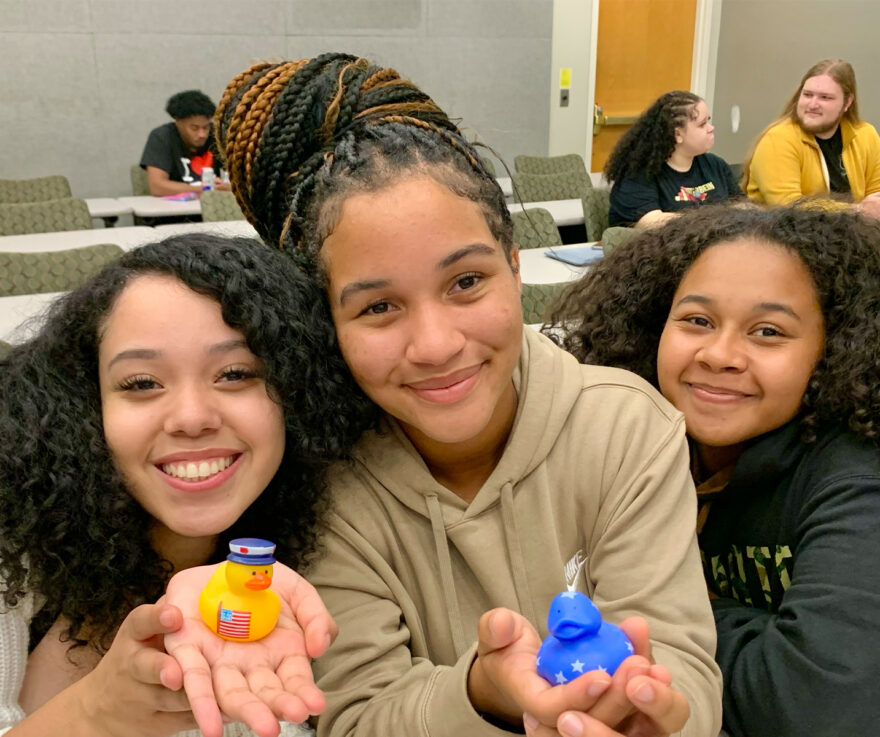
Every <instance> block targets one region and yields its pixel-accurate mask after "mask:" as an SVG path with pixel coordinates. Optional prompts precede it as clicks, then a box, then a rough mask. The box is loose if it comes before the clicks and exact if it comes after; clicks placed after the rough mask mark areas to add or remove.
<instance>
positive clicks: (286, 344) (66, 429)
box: [0, 234, 375, 737]
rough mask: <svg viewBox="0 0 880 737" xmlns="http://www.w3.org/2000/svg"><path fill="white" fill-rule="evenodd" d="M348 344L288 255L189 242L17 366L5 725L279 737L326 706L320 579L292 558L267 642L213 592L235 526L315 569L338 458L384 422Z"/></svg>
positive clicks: (15, 731) (0, 371)
mask: <svg viewBox="0 0 880 737" xmlns="http://www.w3.org/2000/svg"><path fill="white" fill-rule="evenodd" d="M334 343H335V336H334V334H333V330H332V326H330V325H329V324H328V318H327V316H326V315H325V314H324V311H323V304H322V302H321V300H320V290H319V289H318V288H317V287H316V286H315V285H314V283H313V282H311V281H310V280H307V279H305V278H304V277H303V276H302V274H300V273H299V271H298V270H297V269H296V267H295V266H294V265H293V264H292V263H291V262H290V260H289V259H287V258H285V257H284V256H282V255H281V254H279V253H277V252H275V251H273V250H271V249H269V248H267V247H266V246H265V245H264V244H262V243H259V242H257V241H254V240H246V239H226V238H221V237H219V236H214V235H207V234H189V235H186V236H178V237H173V238H169V239H167V240H165V241H162V242H160V243H155V244H150V245H147V246H144V247H142V248H139V249H136V250H133V251H130V252H128V253H126V254H124V255H123V256H122V257H121V258H120V259H119V260H117V261H115V262H114V263H112V264H108V265H107V266H106V267H105V268H104V269H102V270H101V271H100V272H99V273H98V274H97V275H96V276H94V277H93V278H92V279H90V280H89V281H88V282H87V283H86V284H84V285H83V286H82V287H80V288H79V289H76V290H74V291H73V292H71V293H70V294H68V295H65V296H64V297H62V298H61V299H60V300H59V301H58V302H57V303H55V304H54V305H53V307H52V310H51V312H50V314H49V315H48V318H47V319H46V321H45V324H44V325H43V326H42V328H41V329H40V331H39V332H38V334H37V335H36V336H35V337H34V338H33V339H32V340H30V341H28V342H26V343H23V344H21V345H18V346H15V347H13V348H12V349H11V350H10V351H9V353H8V355H6V356H5V357H4V358H3V359H2V360H0V380H2V386H3V401H2V402H0V654H2V657H0V733H5V732H7V731H8V732H9V734H8V737H30V736H36V737H47V736H51V735H69V736H70V737H79V736H80V735H88V736H89V737H96V736H97V737H104V736H107V735H112V736H113V737H162V736H163V735H170V734H174V733H177V732H180V731H182V730H191V729H194V728H195V726H196V724H198V725H199V727H200V731H199V732H198V733H197V734H199V735H204V736H205V737H220V734H221V732H222V733H223V734H224V735H225V736H226V737H245V736H246V735H251V737H252V736H253V732H252V731H251V729H248V727H247V726H245V724H247V725H250V727H251V728H252V729H253V730H254V731H255V732H257V734H259V735H261V737H277V736H278V735H279V729H280V727H279V721H278V720H279V719H283V720H285V721H288V722H300V721H302V720H303V719H305V718H306V717H307V716H308V715H309V714H314V713H317V712H319V711H320V710H321V708H322V707H323V703H324V702H323V697H322V696H321V694H320V692H319V691H318V689H317V688H316V687H315V684H314V682H313V679H312V675H311V670H310V667H309V658H308V656H309V655H311V656H315V655H318V654H320V653H321V652H323V650H324V649H325V648H326V646H327V644H329V638H330V636H331V634H332V632H333V625H332V620H331V619H330V617H329V616H328V615H327V612H326V610H325V609H324V607H323V606H322V605H321V603H320V599H319V598H318V595H317V593H316V592H315V591H314V589H312V588H311V587H309V586H308V584H307V583H306V582H305V581H304V580H303V579H301V578H299V577H298V576H297V575H296V574H295V573H293V572H292V571H290V569H286V568H285V567H284V566H281V565H276V566H275V570H274V575H273V588H274V589H275V591H277V592H278V593H279V595H280V596H281V598H282V601H283V602H284V608H283V613H282V615H281V617H280V619H279V622H278V625H277V626H276V628H275V630H274V631H273V632H271V633H270V634H269V635H268V636H267V637H266V638H264V639H263V640H260V641H259V642H255V643H247V644H242V643H235V642H226V641H224V640H220V639H219V638H217V637H216V636H215V635H214V634H213V633H212V632H211V631H210V630H208V628H207V627H206V626H205V625H204V624H203V623H202V622H201V620H200V618H199V613H198V606H197V599H198V593H199V591H200V590H201V588H202V586H203V585H204V584H205V583H206V581H207V577H208V576H209V575H210V572H209V571H210V568H211V567H210V566H202V565H201V564H203V563H210V562H212V561H219V560H222V559H223V558H224V557H225V556H226V553H227V552H228V543H229V541H230V539H233V538H236V537H242V536H249V535H253V534H254V533H257V534H262V535H265V536H267V537H268V538H270V539H271V540H273V541H274V542H275V543H276V544H277V554H278V555H280V556H281V557H282V558H283V559H284V560H285V561H286V562H287V563H289V564H290V565H294V566H298V565H303V564H305V562H306V558H307V555H308V554H309V553H310V551H311V550H312V547H313V545H314V543H315V525H316V520H317V518H318V517H319V515H320V513H321V511H322V510H323V509H324V508H325V506H326V505H325V484H324V471H325V469H326V468H327V467H328V465H329V464H330V463H331V462H332V461H334V460H335V459H337V458H339V457H340V456H343V455H344V454H345V453H346V451H347V450H348V448H349V447H350V446H351V444H352V443H353V441H354V440H355V439H356V438H357V437H358V436H359V435H360V431H361V430H362V429H363V427H365V426H368V425H369V424H370V423H371V422H372V421H373V418H374V416H375V410H374V408H373V407H372V406H371V405H370V404H369V403H368V402H367V401H366V400H365V398H364V397H363V395H362V394H361V393H360V391H359V390H358V389H357V387H356V386H355V385H354V382H352V381H351V379H350V377H349V376H348V374H347V372H346V370H345V365H344V363H343V362H342V359H341V358H340V357H339V356H338V352H335V351H332V350H330V347H332V346H333V344H334ZM206 571H208V572H207V575H206ZM172 573H174V574H175V575H174V577H173V578H172ZM169 579H171V580H170V582H169ZM166 584H167V588H166ZM160 597H161V599H160ZM157 600H158V601H157ZM218 706H219V709H218ZM220 710H222V712H223V714H224V715H225V716H226V717H227V719H228V721H231V722H233V723H231V724H228V725H227V727H226V728H225V729H224V728H223V725H222V721H221V711H220ZM242 722H244V723H245V724H243V723H242ZM300 731H301V730H300V729H299V728H298V726H297V725H296V724H295V723H289V724H284V725H283V729H282V730H281V733H282V734H283V735H285V737H294V735H298V734H300ZM187 734H188V735H194V734H196V732H189V731H187Z"/></svg>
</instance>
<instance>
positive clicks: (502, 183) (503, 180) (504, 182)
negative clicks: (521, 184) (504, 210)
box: [495, 177, 513, 200]
mask: <svg viewBox="0 0 880 737" xmlns="http://www.w3.org/2000/svg"><path fill="white" fill-rule="evenodd" d="M495 181H496V182H498V186H499V187H501V193H502V194H503V195H504V196H505V198H507V199H508V200H509V199H511V198H512V197H513V181H511V179H510V177H495Z"/></svg>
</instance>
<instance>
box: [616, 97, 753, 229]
mask: <svg viewBox="0 0 880 737" xmlns="http://www.w3.org/2000/svg"><path fill="white" fill-rule="evenodd" d="M709 121H710V117H709V108H708V107H706V103H705V102H704V101H703V100H702V99H701V98H700V97H698V96H697V95H695V94H693V93H692V92H685V91H683V90H675V91H673V92H667V93H666V94H665V95H661V96H660V97H658V98H657V100H655V101H654V103H653V104H652V105H651V106H650V107H649V108H648V109H647V110H645V112H643V113H642V114H641V115H640V116H639V118H638V120H636V122H635V123H633V125H632V126H631V127H630V129H629V130H628V131H627V132H626V133H624V134H623V137H622V138H621V139H620V141H618V143H617V145H616V146H615V147H614V150H613V151H612V152H611V156H610V157H609V159H608V163H607V164H606V165H605V178H606V179H607V180H608V181H609V182H612V183H613V184H612V187H611V211H610V214H609V219H608V222H609V224H610V225H612V226H616V225H635V226H637V227H640V228H648V227H652V226H655V225H662V224H663V223H665V222H667V221H668V220H669V219H670V218H673V217H675V216H676V215H677V214H678V213H680V212H681V211H683V210H687V209H690V208H692V207H694V206H696V205H702V204H705V203H721V202H724V201H725V200H727V199H729V198H731V197H736V196H738V195H741V194H742V192H741V191H740V188H739V185H738V184H737V183H736V179H735V177H734V176H733V172H731V170H730V167H729V166H728V165H727V163H726V162H725V161H724V159H722V158H720V157H719V156H715V155H714V154H710V153H709V149H710V148H712V145H713V144H714V143H715V134H714V132H713V131H714V130H715V129H714V127H713V126H712V123H711V122H709Z"/></svg>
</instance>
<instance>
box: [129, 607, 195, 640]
mask: <svg viewBox="0 0 880 737" xmlns="http://www.w3.org/2000/svg"><path fill="white" fill-rule="evenodd" d="M182 625H183V615H182V614H181V613H180V610H179V609H178V608H177V607H174V606H170V605H168V604H141V606H139V607H136V608H135V609H132V610H131V612H130V613H129V615H128V616H127V617H126V618H125V620H124V621H123V623H122V626H121V627H120V628H119V631H120V633H122V634H123V636H125V637H130V638H131V639H133V640H137V641H138V642H144V641H145V640H149V639H151V638H153V637H155V636H156V635H166V634H169V633H171V632H176V631H177V630H179V629H180V628H181V626H182Z"/></svg>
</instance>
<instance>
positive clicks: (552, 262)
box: [519, 243, 597, 284]
mask: <svg viewBox="0 0 880 737" xmlns="http://www.w3.org/2000/svg"><path fill="white" fill-rule="evenodd" d="M593 245H597V244H595V243H570V244H568V245H566V246H553V247H552V248H522V249H520V251H519V273H520V276H521V277H522V280H523V282H525V283H526V284H556V283H558V282H566V281H576V280H577V279H580V278H581V277H582V276H583V275H584V273H585V272H586V271H587V269H589V268H590V267H589V266H572V265H571V264H567V263H565V262H564V261H557V260H556V259H555V258H550V257H549V256H548V255H547V253H548V252H550V251H566V250H569V249H573V248H582V247H583V246H593Z"/></svg>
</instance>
